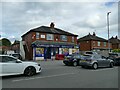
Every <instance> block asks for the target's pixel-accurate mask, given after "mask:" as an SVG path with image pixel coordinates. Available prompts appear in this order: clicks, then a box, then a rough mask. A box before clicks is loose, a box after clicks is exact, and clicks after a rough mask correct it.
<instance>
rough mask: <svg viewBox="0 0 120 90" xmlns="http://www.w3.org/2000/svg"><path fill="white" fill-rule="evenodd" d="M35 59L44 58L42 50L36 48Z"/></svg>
mask: <svg viewBox="0 0 120 90" xmlns="http://www.w3.org/2000/svg"><path fill="white" fill-rule="evenodd" d="M35 54H36V55H35V56H36V57H43V56H44V48H36V53H35Z"/></svg>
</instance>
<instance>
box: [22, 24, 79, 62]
mask: <svg viewBox="0 0 120 90" xmlns="http://www.w3.org/2000/svg"><path fill="white" fill-rule="evenodd" d="M77 36H78V35H75V34H72V33H69V32H66V31H64V30H61V29H58V28H55V24H54V23H51V24H50V26H49V27H48V26H40V27H38V28H34V29H31V30H30V31H28V32H27V33H25V34H24V35H22V41H24V50H25V58H26V59H34V60H41V59H51V58H53V57H55V55H56V54H64V55H68V54H72V53H73V52H74V51H75V50H76V49H75V48H74V47H76V46H77Z"/></svg>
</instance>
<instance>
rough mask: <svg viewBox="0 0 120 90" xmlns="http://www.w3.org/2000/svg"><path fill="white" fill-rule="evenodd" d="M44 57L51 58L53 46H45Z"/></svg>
mask: <svg viewBox="0 0 120 90" xmlns="http://www.w3.org/2000/svg"><path fill="white" fill-rule="evenodd" d="M44 58H45V59H51V48H50V47H47V48H45V55H44Z"/></svg>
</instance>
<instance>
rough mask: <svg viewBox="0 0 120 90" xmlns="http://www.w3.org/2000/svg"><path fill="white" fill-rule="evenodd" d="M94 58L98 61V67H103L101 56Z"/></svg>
mask: <svg viewBox="0 0 120 90" xmlns="http://www.w3.org/2000/svg"><path fill="white" fill-rule="evenodd" d="M94 58H95V59H96V60H97V63H98V66H99V67H103V66H104V65H103V59H102V58H101V57H100V55H95V56H94Z"/></svg>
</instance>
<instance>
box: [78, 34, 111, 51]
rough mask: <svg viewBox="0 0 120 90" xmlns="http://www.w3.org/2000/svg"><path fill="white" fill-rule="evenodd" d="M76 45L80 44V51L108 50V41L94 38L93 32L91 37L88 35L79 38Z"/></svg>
mask: <svg viewBox="0 0 120 90" xmlns="http://www.w3.org/2000/svg"><path fill="white" fill-rule="evenodd" d="M78 44H80V51H91V50H95V51H105V50H108V40H106V39H104V38H101V37H98V36H96V34H95V32H93V35H91V34H90V33H89V34H88V35H86V36H84V37H81V38H79V39H78ZM110 49H111V44H110Z"/></svg>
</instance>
